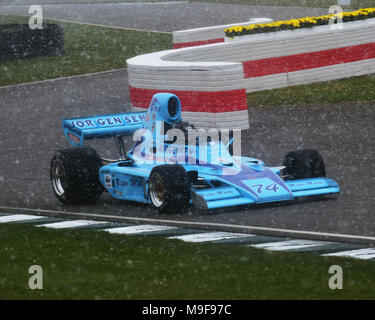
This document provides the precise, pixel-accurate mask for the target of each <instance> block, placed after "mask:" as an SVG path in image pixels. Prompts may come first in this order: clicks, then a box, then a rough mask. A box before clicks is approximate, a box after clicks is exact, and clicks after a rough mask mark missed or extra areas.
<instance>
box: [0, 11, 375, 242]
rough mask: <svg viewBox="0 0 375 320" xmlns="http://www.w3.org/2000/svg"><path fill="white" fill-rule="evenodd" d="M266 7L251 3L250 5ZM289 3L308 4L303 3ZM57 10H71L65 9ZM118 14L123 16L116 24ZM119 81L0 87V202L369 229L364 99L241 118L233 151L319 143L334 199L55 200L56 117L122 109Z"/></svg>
mask: <svg viewBox="0 0 375 320" xmlns="http://www.w3.org/2000/svg"><path fill="white" fill-rule="evenodd" d="M183 5H184V4H177V5H176V7H175V9H174V14H175V15H176V16H177V18H176V17H175V16H173V14H171V16H172V18H171V20H170V21H174V22H173V24H174V28H172V29H171V25H172V22H171V25H169V24H166V25H164V24H163V23H162V22H161V21H163V20H161V21H159V20H158V19H161V18H160V17H158V18H157V19H156V21H155V23H154V25H153V26H152V27H153V29H155V30H160V29H158V28H161V27H159V26H160V25H161V26H162V27H163V28H165V29H163V30H164V31H169V30H173V29H177V27H176V26H180V25H181V24H176V23H175V21H176V20H175V19H177V20H178V19H179V18H178V17H179V15H181V11H180V9H178V8H181V6H183ZM188 5H189V6H190V5H193V4H188ZM194 5H197V6H198V7H195V11H196V14H197V18H196V20H194V19H193V20H192V21H191V22H190V20H189V23H190V24H189V25H188V26H187V27H195V26H202V25H205V24H207V25H209V24H216V23H219V22H218V20H216V18H217V17H216V16H215V18H213V19H212V20H210V21H205V19H204V16H203V15H204V14H206V15H209V13H210V12H207V11H204V10H197V8H199V6H206V5H207V4H194ZM215 6H217V7H221V10H222V11H223V12H226V13H228V12H230V11H228V10H227V7H228V8H229V7H230V6H226V5H215ZM233 7H241V6H233ZM164 8H168V7H167V6H165V7H164ZM192 8H193V7H192ZM212 8H213V7H211V9H212ZM0 9H1V8H0ZM266 9H267V8H266V7H260V9H259V10H266ZM17 10H18V9H17ZM80 10H81V9H80ZM233 10H234V11H233V12H234V13H233V14H234V16H230V17H229V18H228V19H229V20H228V21H222V20H221V22H222V23H225V22H233V21H242V20H243V19H244V18H243V17H249V15H248V14H246V15H242V16H236V15H235V12H237V13H240V14H243V12H241V10H239V11H238V10H237V9H233ZM236 10H237V11H236ZM267 10H268V11H267V12H269V14H266V13H267V12H266V11H264V12H265V14H263V12H262V14H257V15H261V16H266V17H275V16H272V14H275V15H276V14H282V12H283V10H280V8H277V9H275V8H270V7H269V8H268V9H267ZM285 10H286V11H285V12H289V11H290V9H285ZM298 10H304V12H305V13H306V14H308V10H309V9H306V8H303V9H298ZM150 11H152V9H150ZM293 12H294V13H296V12H295V11H293ZM293 12H291V13H290V15H289V17H291V16H293V14H292V13H293ZM163 14H166V13H165V12H163ZM202 14H203V15H202ZM257 15H251V16H257ZM297 15H298V14H297ZM211 16H212V15H211ZM298 16H299V15H298ZM51 17H52V16H51ZM146 17H148V15H147V14H146V15H145V17H143V18H142V17H134V19H136V20H137V19H138V20H139V21H143V22H144V24H143V25H141V26H139V25H137V24H135V25H132V26H131V27H144V28H148V27H149V26H148V25H147V23H146V22H145V21H146V20H147V18H146ZM198 17H199V18H198ZM235 17H238V19H237V18H236V19H234V18H235ZM59 18H60V19H72V17H69V16H59ZM73 18H74V17H73ZM107 19H108V17H107ZM110 20H111V21H112V22H113V21H114V20H112V19H110ZM81 21H82V20H81ZM126 21H128V20H127V19H123V22H124V24H125V22H126ZM195 21H197V22H195ZM87 22H90V21H87ZM95 22H97V23H103V22H102V21H95ZM127 86H128V82H127V74H126V70H123V71H117V72H112V73H103V74H98V75H92V76H89V77H87V76H83V77H75V78H71V79H61V80H56V81H47V82H42V83H37V84H28V85H22V86H12V87H4V88H0V110H1V125H0V136H1V139H0V150H1V153H0V190H1V192H0V205H1V206H10V207H27V208H41V209H50V210H66V211H75V212H87V213H98V214H107V215H122V216H132V217H148V218H156V219H166V218H167V219H176V220H184V221H197V222H199V221H201V222H217V223H228V224H238V225H251V226H263V227H274V228H287V229H294V230H308V231H317V232H332V233H344V234H355V235H367V236H375V223H374V222H375V218H374V214H375V212H374V209H373V203H374V195H375V192H374V183H375V175H374V169H375V164H374V161H373V159H374V156H375V142H374V141H373V137H374V136H375V129H374V121H375V109H374V105H373V103H365V104H358V103H347V104H340V105H321V106H298V107H296V106H290V107H278V106H275V107H267V108H262V109H259V108H257V109H252V108H251V106H250V112H249V118H250V126H251V127H250V129H249V130H247V131H245V132H243V139H242V150H243V154H244V155H250V156H254V157H258V158H260V159H263V160H264V161H266V163H267V164H268V165H280V164H281V162H282V159H283V156H284V154H285V153H286V152H287V151H289V150H293V149H297V148H317V149H319V150H320V151H321V153H322V155H323V157H324V158H325V161H326V166H327V171H328V175H329V176H330V177H331V178H333V179H336V180H337V181H338V182H339V183H340V185H341V187H342V194H341V195H340V196H339V197H338V198H337V199H334V200H324V201H322V200H319V201H316V202H302V203H295V204H290V205H289V204H287V205H274V206H262V207H256V208H249V207H246V208H235V209H231V210H222V211H219V212H214V213H213V214H210V215H207V214H202V213H200V212H197V211H194V210H193V211H190V212H188V213H185V214H176V215H170V216H165V215H159V214H157V213H156V212H155V211H154V210H152V209H151V208H149V207H147V206H143V205H139V204H136V203H128V202H122V201H118V200H115V199H112V198H110V197H109V196H108V195H104V196H103V197H102V198H101V200H100V201H99V203H97V204H96V205H92V206H81V207H66V206H61V205H60V204H59V203H58V202H57V200H56V199H55V198H54V196H53V194H52V190H51V187H50V182H49V161H50V158H51V156H52V154H53V152H54V151H55V150H56V149H58V148H62V147H68V143H67V142H66V141H65V138H64V137H63V134H62V130H61V118H62V117H74V116H83V115H93V114H99V113H112V112H125V111H127V110H129V107H130V103H129V93H128V90H127ZM97 147H98V148H99V151H101V153H102V155H103V156H107V157H108V156H110V154H108V152H109V151H108V150H113V145H112V141H109V142H104V141H103V142H100V143H99V144H97Z"/></svg>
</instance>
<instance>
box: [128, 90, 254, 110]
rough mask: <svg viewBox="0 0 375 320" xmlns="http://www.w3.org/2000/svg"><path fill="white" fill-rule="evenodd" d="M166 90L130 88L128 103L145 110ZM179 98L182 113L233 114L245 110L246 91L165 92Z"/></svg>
mask: <svg viewBox="0 0 375 320" xmlns="http://www.w3.org/2000/svg"><path fill="white" fill-rule="evenodd" d="M158 92H166V90H155V89H142V88H134V87H132V86H130V101H131V103H132V104H133V106H134V107H138V108H145V109H147V108H148V106H149V104H150V101H151V98H152V96H153V95H154V94H155V93H158ZM167 92H169V93H173V94H175V95H176V96H178V97H179V99H180V101H181V106H182V111H189V112H210V113H219V112H233V111H241V110H247V101H246V90H245V89H239V90H230V91H217V92H207V91H176V90H171V91H169V90H168V91H167Z"/></svg>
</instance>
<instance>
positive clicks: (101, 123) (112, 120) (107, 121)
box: [71, 114, 145, 129]
mask: <svg viewBox="0 0 375 320" xmlns="http://www.w3.org/2000/svg"><path fill="white" fill-rule="evenodd" d="M144 119H145V115H143V114H134V115H125V116H108V117H105V116H103V117H99V118H89V119H79V120H72V121H71V124H72V125H73V126H75V127H77V128H81V129H87V128H98V127H108V126H118V125H123V124H138V123H142V122H143V121H144Z"/></svg>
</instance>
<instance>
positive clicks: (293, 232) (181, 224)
mask: <svg viewBox="0 0 375 320" xmlns="http://www.w3.org/2000/svg"><path fill="white" fill-rule="evenodd" d="M0 210H4V211H9V210H17V211H25V212H38V213H50V214H51V213H52V214H59V215H60V216H77V217H82V218H89V219H90V218H91V219H92V218H97V219H113V220H117V221H123V222H136V223H137V222H138V223H139V222H144V223H146V222H148V223H158V224H161V223H162V224H164V223H165V224H169V225H174V226H178V227H210V228H230V229H232V230H238V231H239V232H243V231H245V230H246V231H245V232H249V233H250V232H253V231H256V232H266V233H267V235H273V236H276V234H277V236H281V235H282V236H283V237H289V236H291V235H293V236H298V237H302V236H314V237H319V238H335V241H336V240H338V239H340V241H345V240H347V241H348V240H357V241H358V240H363V241H371V242H375V237H371V236H358V235H351V234H340V233H327V232H316V231H303V230H293V229H280V228H269V227H258V226H246V225H236V224H225V223H213V222H196V221H178V220H167V219H153V218H137V217H128V216H116V215H104V214H97V213H84V212H70V211H58V210H56V211H55V210H45V209H30V208H14V207H5V206H0Z"/></svg>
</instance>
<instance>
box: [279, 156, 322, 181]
mask: <svg viewBox="0 0 375 320" xmlns="http://www.w3.org/2000/svg"><path fill="white" fill-rule="evenodd" d="M283 166H285V169H284V170H283V173H282V174H283V175H284V176H285V178H284V179H285V180H296V179H308V178H317V177H325V176H326V169H325V165H324V161H323V158H322V156H321V155H320V154H319V152H318V151H316V150H314V149H303V150H297V151H291V152H288V153H287V154H286V155H285V158H284V162H283Z"/></svg>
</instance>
